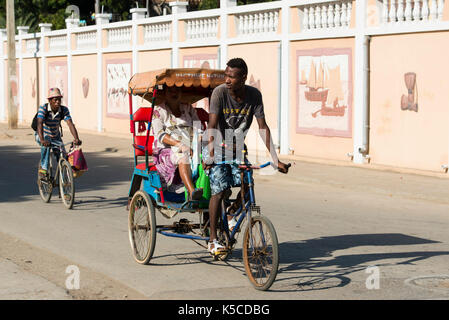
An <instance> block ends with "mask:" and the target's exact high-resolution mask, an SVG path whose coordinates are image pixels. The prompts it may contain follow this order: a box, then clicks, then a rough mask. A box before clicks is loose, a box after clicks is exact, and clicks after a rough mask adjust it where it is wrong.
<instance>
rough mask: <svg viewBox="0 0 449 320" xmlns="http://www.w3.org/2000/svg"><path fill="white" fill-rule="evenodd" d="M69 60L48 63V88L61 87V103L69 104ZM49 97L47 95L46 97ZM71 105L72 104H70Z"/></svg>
mask: <svg viewBox="0 0 449 320" xmlns="http://www.w3.org/2000/svg"><path fill="white" fill-rule="evenodd" d="M67 74H68V73H67V62H65V61H63V62H61V61H57V62H49V63H48V88H59V90H61V94H62V101H61V104H62V105H64V106H67V102H68V101H69V99H68V97H67V92H68V91H67V88H68V77H67ZM45 98H47V97H45ZM69 107H71V106H69Z"/></svg>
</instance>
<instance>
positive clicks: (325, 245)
mask: <svg viewBox="0 0 449 320" xmlns="http://www.w3.org/2000/svg"><path fill="white" fill-rule="evenodd" d="M433 243H439V242H438V241H433V240H428V239H423V238H418V237H413V236H409V235H405V234H400V233H380V234H353V235H341V236H331V237H321V238H315V239H309V240H305V241H289V242H283V243H280V244H279V252H280V267H279V272H278V277H277V279H279V280H278V281H277V282H278V283H277V286H276V289H273V291H279V292H289V291H312V290H324V289H329V288H336V287H344V286H346V285H348V284H349V283H350V282H351V279H350V278H349V275H350V274H352V273H354V272H357V271H362V270H366V268H367V267H369V266H373V265H376V266H378V267H381V266H392V265H405V264H413V263H415V262H417V261H420V260H425V259H428V258H432V257H435V256H441V255H449V251H414V252H394V253H391V252H387V253H367V254H347V255H335V251H337V250H345V249H351V248H355V247H360V246H408V245H422V244H433ZM389 259H399V260H402V261H401V262H394V263H392V262H387V261H383V260H389ZM382 261H383V262H382ZM367 276H368V275H367ZM282 283H284V284H282Z"/></svg>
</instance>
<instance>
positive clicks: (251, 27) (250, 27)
mask: <svg viewBox="0 0 449 320" xmlns="http://www.w3.org/2000/svg"><path fill="white" fill-rule="evenodd" d="M248 31H249V33H254V14H250V15H249V22H248Z"/></svg>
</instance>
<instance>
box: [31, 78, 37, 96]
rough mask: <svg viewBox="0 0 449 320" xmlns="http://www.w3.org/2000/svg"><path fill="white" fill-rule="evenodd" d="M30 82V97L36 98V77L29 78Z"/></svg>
mask: <svg viewBox="0 0 449 320" xmlns="http://www.w3.org/2000/svg"><path fill="white" fill-rule="evenodd" d="M30 82H31V97H32V98H36V77H30Z"/></svg>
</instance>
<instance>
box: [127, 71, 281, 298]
mask: <svg viewBox="0 0 449 320" xmlns="http://www.w3.org/2000/svg"><path fill="white" fill-rule="evenodd" d="M179 70H181V71H183V72H187V73H189V74H196V73H198V74H201V75H202V74H203V73H206V74H215V75H223V77H222V78H223V79H224V72H223V71H222V70H208V69H187V68H186V69H166V70H164V71H162V72H161V73H162V74H163V75H164V74H166V73H168V72H175V73H176V72H177V71H179ZM181 73H182V72H181ZM137 75H138V74H137ZM135 76H136V75H135ZM133 78H134V77H133ZM133 78H131V80H130V85H129V88H128V93H129V110H130V124H131V133H133V140H134V141H133V142H134V143H133V146H134V170H133V175H132V180H131V186H130V189H129V193H128V197H129V199H130V205H129V238H130V242H131V247H132V249H133V254H134V259H135V260H136V261H137V262H138V263H141V264H148V263H149V261H150V259H151V257H152V255H153V251H154V247H155V242H156V232H157V233H160V234H162V235H164V236H169V237H175V238H184V239H190V240H193V241H195V242H197V243H198V244H200V245H201V246H203V247H205V246H204V245H202V244H201V243H200V242H198V241H205V242H207V241H209V240H210V238H209V236H208V231H209V230H208V225H209V219H208V218H206V216H208V211H209V210H208V209H207V207H208V203H209V201H208V200H206V201H203V200H185V201H183V202H171V201H168V200H167V199H166V197H165V196H164V190H163V187H162V183H161V179H160V176H159V173H158V172H157V169H156V167H155V166H154V165H152V163H150V162H149V157H150V156H151V154H150V153H151V152H152V149H151V147H150V146H149V145H148V143H149V142H150V143H152V139H151V138H150V128H151V122H152V117H153V110H154V106H155V104H156V100H157V98H158V92H159V91H160V89H161V87H160V86H161V85H162V84H166V85H170V82H169V81H167V80H166V81H165V82H164V83H162V84H161V83H159V82H160V76H156V81H154V82H153V83H152V84H151V85H149V86H148V87H147V89H144V90H143V91H140V92H141V94H139V93H136V91H135V90H133V88H132V81H133ZM216 79H219V77H218V76H217V78H216ZM162 82H163V81H162ZM223 82H224V81H221V83H223ZM178 83H179V82H178ZM211 83H212V82H211ZM211 83H209V84H207V83H206V84H207V87H208V88H209V90H205V91H204V90H203V91H204V92H209V95H208V97H210V93H211V92H212V89H213V88H214V87H215V86H216V85H218V84H220V81H218V80H217V81H215V82H214V84H215V86H213V85H211ZM171 84H172V85H176V86H178V85H177V83H176V80H175V81H172V82H171ZM184 84H185V83H184ZM192 85H193V84H192ZM200 85H202V86H203V88H204V87H205V86H204V83H202V84H201V83H200ZM178 87H183V85H181V86H178ZM150 88H152V91H151V93H152V96H151V109H150V110H144V111H142V112H141V113H143V112H147V113H148V112H149V114H146V115H147V118H146V119H147V120H148V121H147V128H146V136H145V138H144V139H143V138H140V141H145V143H144V145H140V144H137V143H136V139H135V138H136V132H135V123H136V121H137V118H139V115H138V111H139V110H137V111H136V112H135V113H133V108H132V103H133V101H132V96H133V94H134V95H136V94H137V95H141V96H142V98H145V96H146V95H147V94H148V93H150V91H149V89H150ZM142 92H143V93H142ZM186 99H187V98H186ZM196 99H197V98H194V99H193V100H196ZM193 100H191V101H193ZM142 151H143V152H144V156H145V162H144V163H142V164H140V165H139V164H138V160H137V157H138V155H141V156H142ZM227 163H228V162H227ZM234 163H235V162H234ZM222 164H224V163H222ZM228 164H229V163H228ZM269 164H270V162H268V163H266V164H264V165H261V166H252V165H250V164H246V163H238V165H239V168H240V170H241V174H240V176H241V182H242V186H243V183H244V178H245V175H246V181H247V182H248V187H249V191H248V192H247V193H246V194H245V193H244V191H243V189H244V188H241V191H240V192H241V200H242V203H241V206H240V208H239V209H238V210H237V211H236V212H235V213H233V214H232V215H233V216H235V217H237V216H238V217H239V218H238V220H237V224H236V225H235V227H234V228H233V230H232V231H231V232H230V230H229V226H228V219H227V216H228V214H227V212H226V208H225V201H228V202H229V201H231V200H230V199H229V196H228V197H227V198H228V199H225V200H224V201H222V203H221V214H220V217H219V223H218V230H217V231H218V232H217V233H218V238H219V239H218V240H219V241H220V242H222V243H223V245H224V246H225V247H226V249H227V250H226V252H224V253H222V254H219V255H216V256H214V258H215V259H216V260H217V259H219V260H225V259H226V258H227V257H228V256H229V254H230V253H231V252H232V250H233V247H234V244H235V243H236V242H237V239H236V235H237V233H238V232H240V229H241V226H242V225H243V223H244V221H245V218H248V220H247V221H250V222H251V223H247V228H246V229H245V232H244V240H243V259H244V265H245V270H246V273H247V275H248V278H249V280H250V282H251V284H252V285H253V286H254V287H255V288H256V289H258V290H267V289H268V288H269V287H270V286H271V285H272V283H273V282H274V280H275V277H276V274H277V270H278V264H279V253H278V240H277V235H276V232H275V229H274V227H273V225H272V223H271V222H270V221H269V220H268V219H267V218H266V217H264V216H261V215H260V207H258V206H256V200H255V193H254V180H253V169H261V168H263V167H266V166H268V165H269ZM142 182H143V185H142ZM166 194H167V193H166ZM234 200H235V199H234ZM142 207H144V208H146V211H145V212H144V215H146V223H145V224H139V223H135V220H136V218H135V215H136V212H138V210H140V209H141V208H142ZM161 208H165V209H171V210H174V211H175V212H176V215H177V214H180V213H185V212H187V213H194V214H195V213H198V215H199V218H200V221H199V223H190V221H188V220H187V219H181V220H180V221H178V222H174V223H173V224H172V225H157V224H156V217H155V211H156V210H155V209H158V210H160V209H161ZM144 210H145V209H144ZM253 212H254V213H258V216H256V217H253V215H252V213H253ZM256 225H257V226H256ZM253 229H254V230H253ZM141 230H144V231H146V233H149V235H148V237H149V240H148V241H149V244H148V250H147V252H145V254H144V255H141V254H140V253H139V252H138V248H137V247H138V245H137V244H136V235H135V234H138V233H139V231H141ZM195 230H200V233H196V232H195ZM254 232H256V234H258V235H260V239H254V236H253V233H254ZM264 232H265V233H264ZM192 233H194V234H192ZM145 237H147V235H145ZM256 242H257V243H256ZM267 243H270V244H269V245H267ZM270 245H271V247H270ZM267 248H268V249H267ZM261 257H262V258H261ZM266 257H269V258H266ZM261 259H262V260H263V259H270V262H271V264H270V266H268V262H267V263H264V261H265V260H263V261H262V262H261ZM254 265H256V266H254ZM254 268H256V269H257V270H256V271H253V269H254ZM267 270H268V272H267ZM264 274H265V276H266V278H267V280H266V281H264V282H262V283H260V282H259V281H258V278H260V277H262V276H263V275H264ZM267 274H268V276H267Z"/></svg>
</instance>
